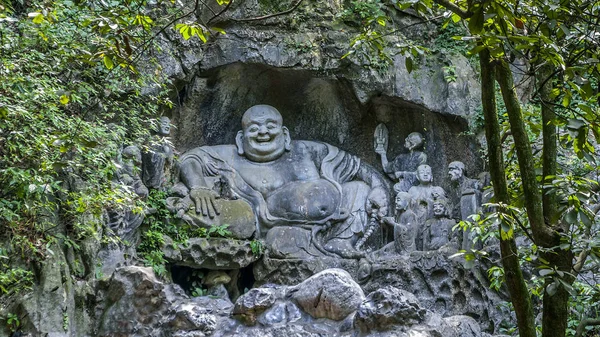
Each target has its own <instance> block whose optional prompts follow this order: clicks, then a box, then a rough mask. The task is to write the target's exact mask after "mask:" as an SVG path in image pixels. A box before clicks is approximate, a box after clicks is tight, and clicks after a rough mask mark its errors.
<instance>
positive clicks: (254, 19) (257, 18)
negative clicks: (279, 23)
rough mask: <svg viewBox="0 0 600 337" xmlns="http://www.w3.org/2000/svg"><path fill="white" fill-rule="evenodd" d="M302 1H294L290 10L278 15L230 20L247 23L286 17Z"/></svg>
mask: <svg viewBox="0 0 600 337" xmlns="http://www.w3.org/2000/svg"><path fill="white" fill-rule="evenodd" d="M302 1H303V0H298V1H296V3H295V4H294V6H292V8H290V9H288V10H285V11H283V12H279V13H273V14H269V15H263V16H257V17H254V18H246V19H231V20H233V21H236V22H248V21H259V20H265V19H270V18H273V17H276V16H280V15H286V14H289V13H291V12H293V11H295V10H296V8H298V7H299V6H300V4H301V3H302Z"/></svg>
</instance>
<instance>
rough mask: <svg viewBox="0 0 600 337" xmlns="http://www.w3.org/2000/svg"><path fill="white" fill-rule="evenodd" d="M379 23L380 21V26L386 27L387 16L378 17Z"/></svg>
mask: <svg viewBox="0 0 600 337" xmlns="http://www.w3.org/2000/svg"><path fill="white" fill-rule="evenodd" d="M377 23H378V24H379V25H380V26H384V27H385V18H384V17H378V18H377Z"/></svg>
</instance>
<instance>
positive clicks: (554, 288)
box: [546, 282, 558, 296]
mask: <svg viewBox="0 0 600 337" xmlns="http://www.w3.org/2000/svg"><path fill="white" fill-rule="evenodd" d="M557 290H558V283H557V282H554V283H550V284H549V285H548V286H547V287H546V293H547V294H548V295H550V296H553V295H554V294H556V291H557Z"/></svg>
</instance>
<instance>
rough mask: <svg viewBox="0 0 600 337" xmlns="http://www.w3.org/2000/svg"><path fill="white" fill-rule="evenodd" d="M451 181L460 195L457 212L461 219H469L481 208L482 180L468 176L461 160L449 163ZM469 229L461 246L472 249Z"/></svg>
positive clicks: (464, 234) (464, 233)
mask: <svg viewBox="0 0 600 337" xmlns="http://www.w3.org/2000/svg"><path fill="white" fill-rule="evenodd" d="M448 175H449V176H450V181H451V182H452V185H453V186H454V188H455V189H456V192H457V194H458V195H459V197H460V199H459V200H460V203H459V205H457V206H458V207H457V209H456V211H455V213H458V214H457V215H458V216H459V217H460V219H461V220H468V218H469V216H470V215H471V214H476V213H478V212H479V211H480V209H481V191H482V184H481V181H479V180H476V179H471V178H468V177H467V176H466V170H465V164H464V163H462V162H460V161H454V162H451V163H450V164H449V165H448ZM470 234H471V233H469V232H468V231H465V232H463V237H462V239H461V248H462V249H465V250H469V249H471V238H470Z"/></svg>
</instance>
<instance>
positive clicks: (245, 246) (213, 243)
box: [162, 238, 258, 270]
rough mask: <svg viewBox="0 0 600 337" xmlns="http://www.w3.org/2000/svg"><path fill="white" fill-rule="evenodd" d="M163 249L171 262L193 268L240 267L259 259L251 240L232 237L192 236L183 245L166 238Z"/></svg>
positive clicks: (224, 268) (225, 268)
mask: <svg viewBox="0 0 600 337" xmlns="http://www.w3.org/2000/svg"><path fill="white" fill-rule="evenodd" d="M162 250H163V252H164V254H165V259H167V260H168V261H169V262H171V263H174V264H176V265H180V266H187V267H192V268H205V269H216V270H219V269H223V270H229V269H240V268H243V267H246V266H248V265H250V264H251V263H252V262H254V261H256V260H257V259H258V256H256V255H254V254H253V253H252V248H251V247H250V241H240V240H232V239H214V238H211V239H205V238H191V239H189V240H188V242H187V244H186V245H185V246H182V245H176V244H175V243H173V240H171V239H170V238H166V239H165V244H164V246H163V248H162Z"/></svg>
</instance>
